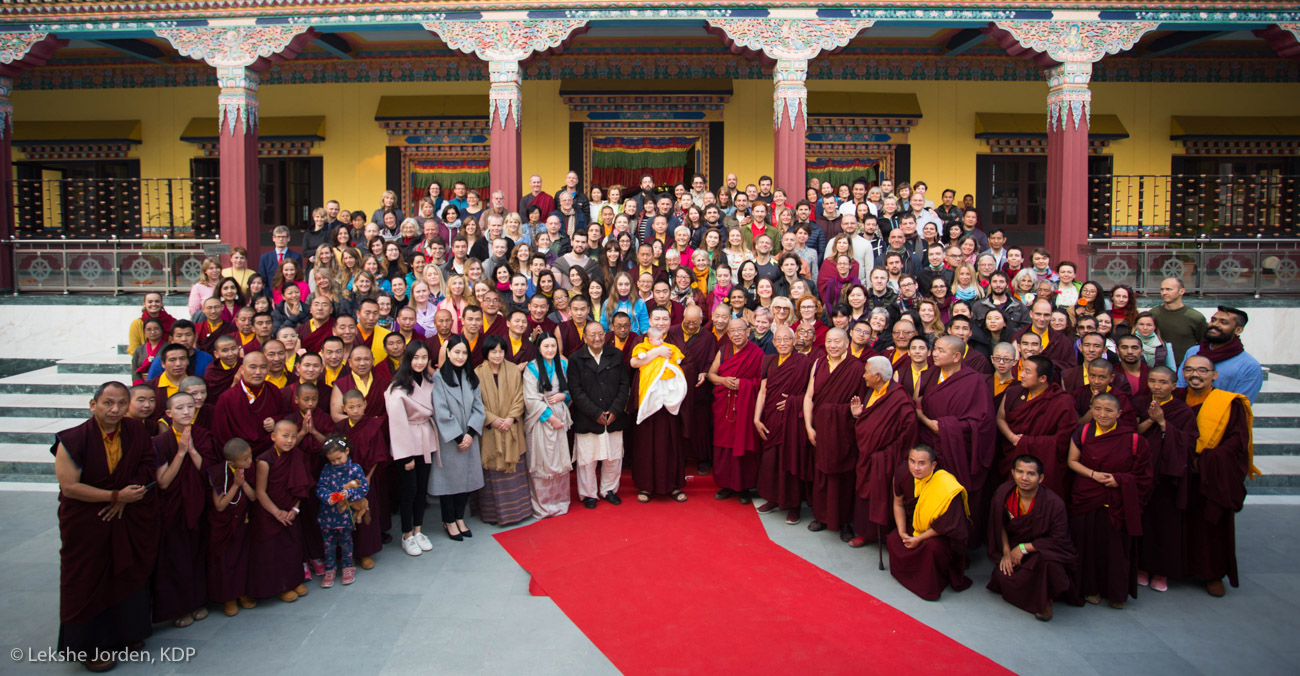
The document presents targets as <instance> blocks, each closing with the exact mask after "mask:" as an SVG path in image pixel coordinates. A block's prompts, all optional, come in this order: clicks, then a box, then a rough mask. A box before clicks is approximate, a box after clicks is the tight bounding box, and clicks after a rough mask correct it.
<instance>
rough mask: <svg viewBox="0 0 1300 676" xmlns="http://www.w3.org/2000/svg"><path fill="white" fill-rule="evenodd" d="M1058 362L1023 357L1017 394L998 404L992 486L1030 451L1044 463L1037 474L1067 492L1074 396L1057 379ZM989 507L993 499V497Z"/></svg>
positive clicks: (1046, 483)
mask: <svg viewBox="0 0 1300 676" xmlns="http://www.w3.org/2000/svg"><path fill="white" fill-rule="evenodd" d="M1056 380H1057V379H1056V367H1055V366H1053V365H1052V361H1051V360H1050V359H1048V358H1047V357H1044V356H1042V355H1035V356H1033V357H1029V358H1028V359H1025V361H1024V365H1023V366H1022V367H1021V369H1020V389H1019V390H1018V392H1019V394H1017V395H1016V396H1014V397H1011V398H1009V399H1003V400H1002V407H1001V408H999V409H998V431H999V432H1000V433H999V434H998V460H997V465H996V471H994V472H991V473H990V479H989V483H990V484H991V486H992V488H996V487H997V486H998V485H1001V484H1002V483H1003V482H1005V481H1006V480H1007V479H1008V478H1009V477H1010V476H1011V462H1012V461H1013V460H1015V459H1016V458H1017V457H1019V456H1022V455H1032V456H1034V457H1035V458H1037V459H1038V461H1039V463H1041V464H1042V471H1041V472H1040V474H1041V476H1040V480H1041V481H1042V483H1043V485H1044V486H1046V487H1048V488H1050V489H1051V490H1052V493H1054V494H1056V495H1058V496H1062V495H1067V492H1066V486H1065V483H1066V476H1067V474H1068V471H1069V470H1068V468H1067V467H1066V460H1067V459H1068V456H1069V452H1070V433H1071V432H1073V431H1074V428H1076V427H1078V426H1079V420H1078V416H1077V415H1075V412H1074V400H1073V399H1072V398H1071V397H1070V396H1069V395H1068V394H1066V393H1065V390H1063V389H1061V386H1060V385H1058V384H1056ZM993 508H994V509H996V508H997V504H996V503H993Z"/></svg>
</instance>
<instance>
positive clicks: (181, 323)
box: [147, 319, 212, 380]
mask: <svg viewBox="0 0 1300 676" xmlns="http://www.w3.org/2000/svg"><path fill="white" fill-rule="evenodd" d="M196 337H197V336H196V335H195V332H194V323H193V322H191V321H189V320H188V319H177V320H176V323H174V324H172V337H171V342H173V343H179V344H181V345H184V346H185V348H186V349H188V350H189V351H190V366H192V367H193V369H192V370H190V371H189V374H190V375H194V376H199V377H202V376H203V374H204V373H205V372H206V371H207V370H208V364H211V363H212V355H210V354H208V353H207V352H203V351H202V350H196V349H195V348H194V340H195V338H196ZM162 372H163V368H162V360H161V359H155V360H153V364H152V365H151V366H150V367H149V376H148V378H147V380H153V379H154V378H157V377H158V376H159V375H161V374H162Z"/></svg>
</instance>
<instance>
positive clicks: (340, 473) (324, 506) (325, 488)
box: [316, 436, 370, 589]
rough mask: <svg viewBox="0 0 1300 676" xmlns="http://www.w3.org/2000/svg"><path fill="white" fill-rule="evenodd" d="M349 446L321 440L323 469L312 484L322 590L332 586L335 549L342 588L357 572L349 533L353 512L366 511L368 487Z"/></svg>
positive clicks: (335, 440)
mask: <svg viewBox="0 0 1300 676" xmlns="http://www.w3.org/2000/svg"><path fill="white" fill-rule="evenodd" d="M351 451H352V448H351V445H350V444H349V443H348V440H347V439H346V438H344V437H342V436H332V437H330V438H329V439H326V440H325V451H324V455H325V461H326V464H325V466H324V467H323V468H322V469H321V473H320V480H319V481H318V482H317V483H316V497H317V498H319V499H320V512H319V514H318V516H317V520H318V521H319V522H320V532H321V539H322V540H323V541H324V542H325V577H323V578H322V579H321V582H320V586H321V588H322V589H329V588H330V587H333V586H334V577H335V574H336V572H337V569H336V563H335V558H334V557H335V549H336V548H337V549H339V550H340V551H341V552H342V559H343V562H342V563H343V584H352V580H353V579H354V578H355V576H356V572H357V569H356V567H355V566H354V565H353V562H352V529H353V527H354V525H355V522H354V520H353V518H354V515H353V511H354V510H356V512H357V514H358V515H359V514H361V513H364V512H365V511H366V509H367V505H366V493H368V492H369V491H370V484H369V482H367V481H366V473H365V472H363V471H362V470H361V466H360V465H358V464H356V463H355V462H352V461H351V459H350V456H351Z"/></svg>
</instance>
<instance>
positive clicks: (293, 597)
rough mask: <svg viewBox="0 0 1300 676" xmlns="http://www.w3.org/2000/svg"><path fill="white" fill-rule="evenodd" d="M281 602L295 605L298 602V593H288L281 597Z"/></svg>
mask: <svg viewBox="0 0 1300 676" xmlns="http://www.w3.org/2000/svg"><path fill="white" fill-rule="evenodd" d="M280 600H281V601H284V602H285V603H293V602H294V601H297V600H298V592H295V591H287V592H285V593H283V594H281V595H280Z"/></svg>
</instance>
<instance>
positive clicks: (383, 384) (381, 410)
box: [330, 345, 388, 490]
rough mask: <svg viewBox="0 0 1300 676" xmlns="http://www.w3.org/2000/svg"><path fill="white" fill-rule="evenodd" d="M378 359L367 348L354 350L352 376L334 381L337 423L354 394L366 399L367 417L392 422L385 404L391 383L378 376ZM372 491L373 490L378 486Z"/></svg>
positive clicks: (332, 412) (333, 408)
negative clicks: (350, 394)
mask: <svg viewBox="0 0 1300 676" xmlns="http://www.w3.org/2000/svg"><path fill="white" fill-rule="evenodd" d="M374 359H375V356H374V354H373V353H372V352H371V351H370V349H369V348H366V347H365V346H363V345H358V346H356V347H354V348H352V354H350V355H348V374H347V375H345V376H340V377H339V379H338V380H335V381H334V391H333V392H332V393H331V394H330V416H331V417H332V418H334V422H342V421H343V419H344V418H346V417H347V415H346V414H345V413H344V412H343V395H345V394H347V393H348V392H351V391H352V390H357V391H358V392H360V393H361V394H362V395H363V396H364V397H365V398H366V415H369V416H374V417H376V418H379V419H380V420H384V421H387V420H388V408H387V407H386V406H385V404H384V391H385V390H387V389H388V380H386V379H384V377H383V376H382V375H381V374H379V373H377V372H375V370H374ZM385 424H387V423H386V422H385ZM370 487H371V489H372V490H373V489H374V484H371V486H370Z"/></svg>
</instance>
